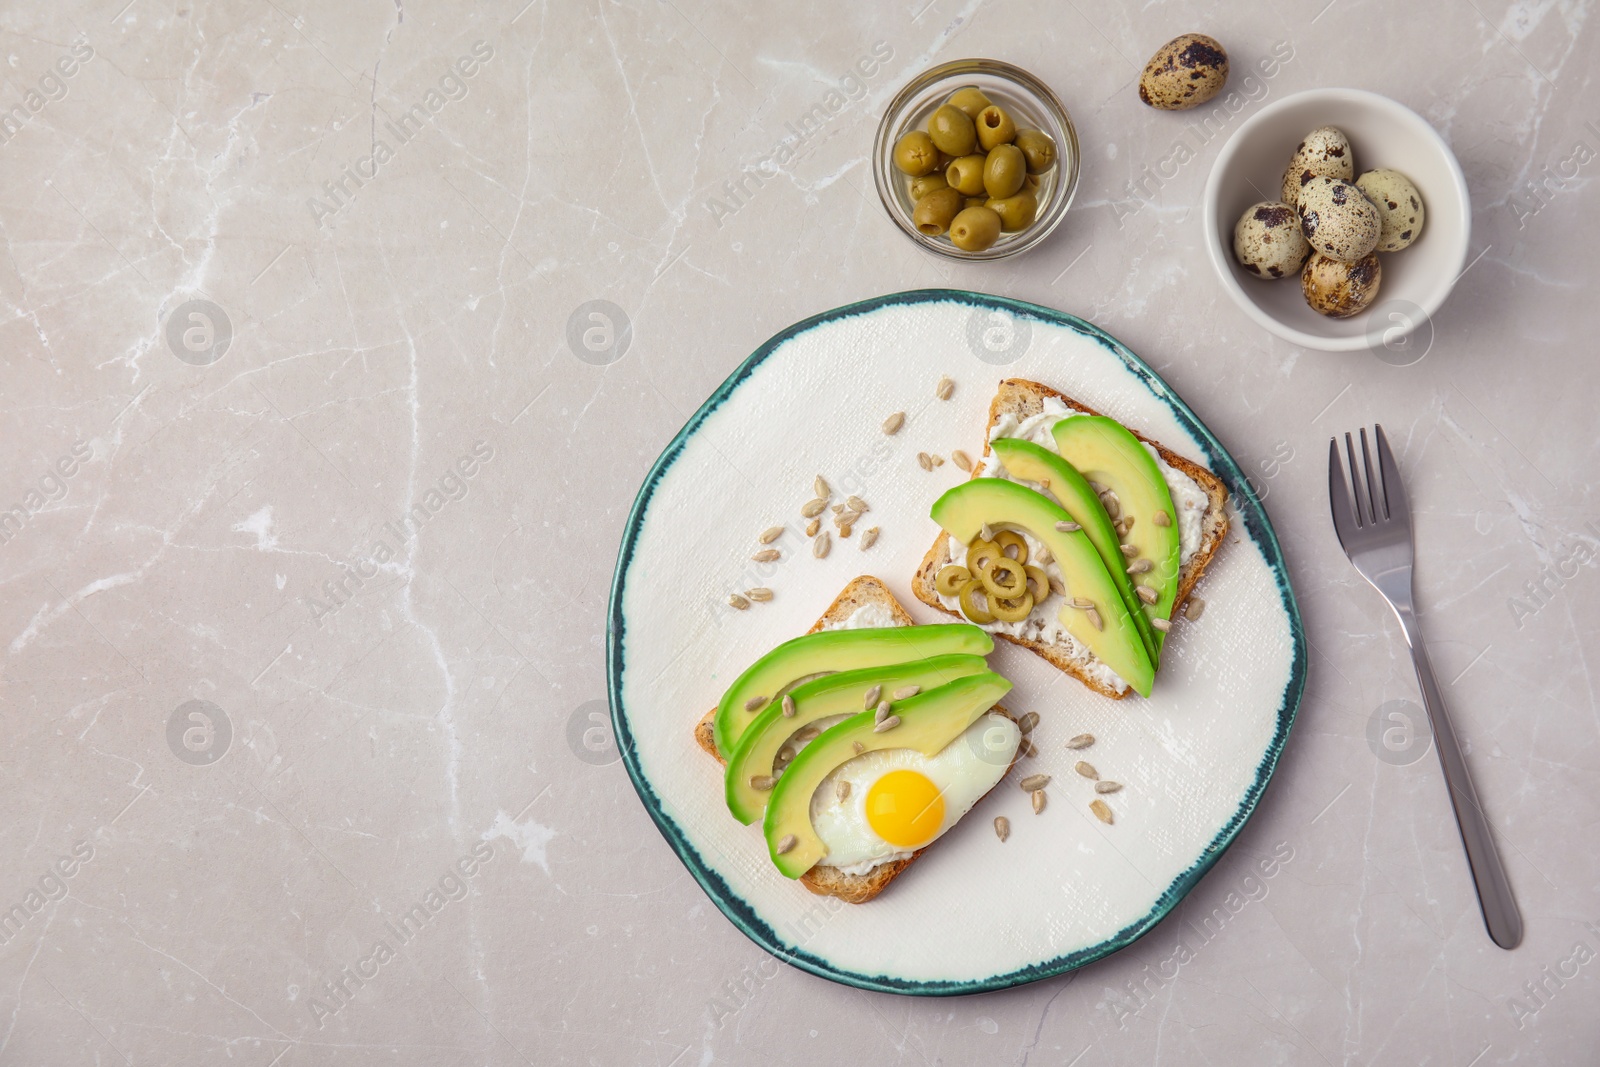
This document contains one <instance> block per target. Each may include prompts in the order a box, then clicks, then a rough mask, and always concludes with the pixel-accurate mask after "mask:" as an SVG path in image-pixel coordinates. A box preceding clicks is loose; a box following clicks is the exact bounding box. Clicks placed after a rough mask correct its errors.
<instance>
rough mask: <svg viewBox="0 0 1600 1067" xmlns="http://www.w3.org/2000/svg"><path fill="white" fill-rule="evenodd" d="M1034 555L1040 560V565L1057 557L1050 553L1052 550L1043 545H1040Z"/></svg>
mask: <svg viewBox="0 0 1600 1067" xmlns="http://www.w3.org/2000/svg"><path fill="white" fill-rule="evenodd" d="M1033 556H1034V558H1035V559H1036V560H1038V561H1039V566H1041V567H1042V566H1044V565H1045V564H1046V563H1049V562H1050V561H1051V560H1052V559H1055V557H1054V556H1052V555H1051V554H1050V550H1049V549H1048V548H1046V547H1044V546H1043V545H1040V546H1039V551H1037V552H1035V553H1034V554H1033Z"/></svg>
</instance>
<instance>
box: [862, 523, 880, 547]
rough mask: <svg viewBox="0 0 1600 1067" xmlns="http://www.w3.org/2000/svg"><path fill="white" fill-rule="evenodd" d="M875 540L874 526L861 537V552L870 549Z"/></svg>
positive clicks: (876, 535) (875, 528)
mask: <svg viewBox="0 0 1600 1067" xmlns="http://www.w3.org/2000/svg"><path fill="white" fill-rule="evenodd" d="M877 540H878V528H877V527H876V526H873V527H870V528H869V529H868V530H867V532H866V533H864V534H862V535H861V550H862V551H863V552H865V551H866V550H867V549H869V548H871V547H872V545H873V543H874V542H876V541H877Z"/></svg>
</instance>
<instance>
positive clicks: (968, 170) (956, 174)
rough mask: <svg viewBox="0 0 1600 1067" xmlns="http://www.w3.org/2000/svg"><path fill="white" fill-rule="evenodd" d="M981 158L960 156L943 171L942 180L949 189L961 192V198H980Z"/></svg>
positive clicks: (982, 160) (982, 189) (982, 159)
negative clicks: (946, 183) (947, 184)
mask: <svg viewBox="0 0 1600 1067" xmlns="http://www.w3.org/2000/svg"><path fill="white" fill-rule="evenodd" d="M984 158H985V157H983V156H962V157H961V158H960V159H958V160H956V161H955V162H953V163H951V164H950V166H949V167H947V168H946V169H945V172H944V180H945V181H946V182H948V183H949V185H950V188H952V189H959V190H961V195H962V196H982V195H983V194H984V192H985V190H984V187H983V164H984Z"/></svg>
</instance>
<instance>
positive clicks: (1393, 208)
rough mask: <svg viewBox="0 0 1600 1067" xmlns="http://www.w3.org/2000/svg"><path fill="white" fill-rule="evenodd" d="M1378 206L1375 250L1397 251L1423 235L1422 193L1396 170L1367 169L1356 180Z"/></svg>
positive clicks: (1369, 198)
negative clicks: (1376, 245) (1376, 244)
mask: <svg viewBox="0 0 1600 1067" xmlns="http://www.w3.org/2000/svg"><path fill="white" fill-rule="evenodd" d="M1356 188H1357V189H1360V190H1361V191H1362V192H1363V193H1364V194H1366V197H1367V199H1368V200H1371V201H1372V203H1373V206H1374V207H1376V208H1377V209H1378V219H1379V231H1378V251H1379V252H1398V251H1400V250H1401V249H1402V248H1406V247H1408V246H1410V244H1411V243H1412V242H1413V241H1415V240H1416V239H1417V238H1418V237H1421V236H1422V217H1423V214H1424V212H1423V209H1422V194H1421V193H1419V192H1417V187H1416V186H1415V185H1412V184H1411V179H1410V178H1407V177H1406V176H1405V175H1404V174H1401V173H1400V172H1399V171H1397V170H1388V169H1383V168H1380V169H1378V170H1369V171H1367V172H1366V173H1365V174H1363V175H1361V177H1359V178H1357V179H1356Z"/></svg>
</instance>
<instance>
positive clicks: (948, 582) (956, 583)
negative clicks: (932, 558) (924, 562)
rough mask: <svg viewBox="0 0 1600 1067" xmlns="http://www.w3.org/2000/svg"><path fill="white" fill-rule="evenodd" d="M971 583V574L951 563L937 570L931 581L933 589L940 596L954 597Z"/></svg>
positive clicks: (958, 565)
mask: <svg viewBox="0 0 1600 1067" xmlns="http://www.w3.org/2000/svg"><path fill="white" fill-rule="evenodd" d="M970 581H972V572H971V571H969V570H967V568H965V567H963V566H961V565H960V564H956V563H951V564H949V565H948V566H945V567H941V568H939V574H938V576H937V577H935V578H934V579H933V587H934V588H935V589H937V590H938V591H939V595H940V596H955V595H956V594H957V593H959V592H961V587H962V586H964V585H966V584H967V583H968V582H970Z"/></svg>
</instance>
